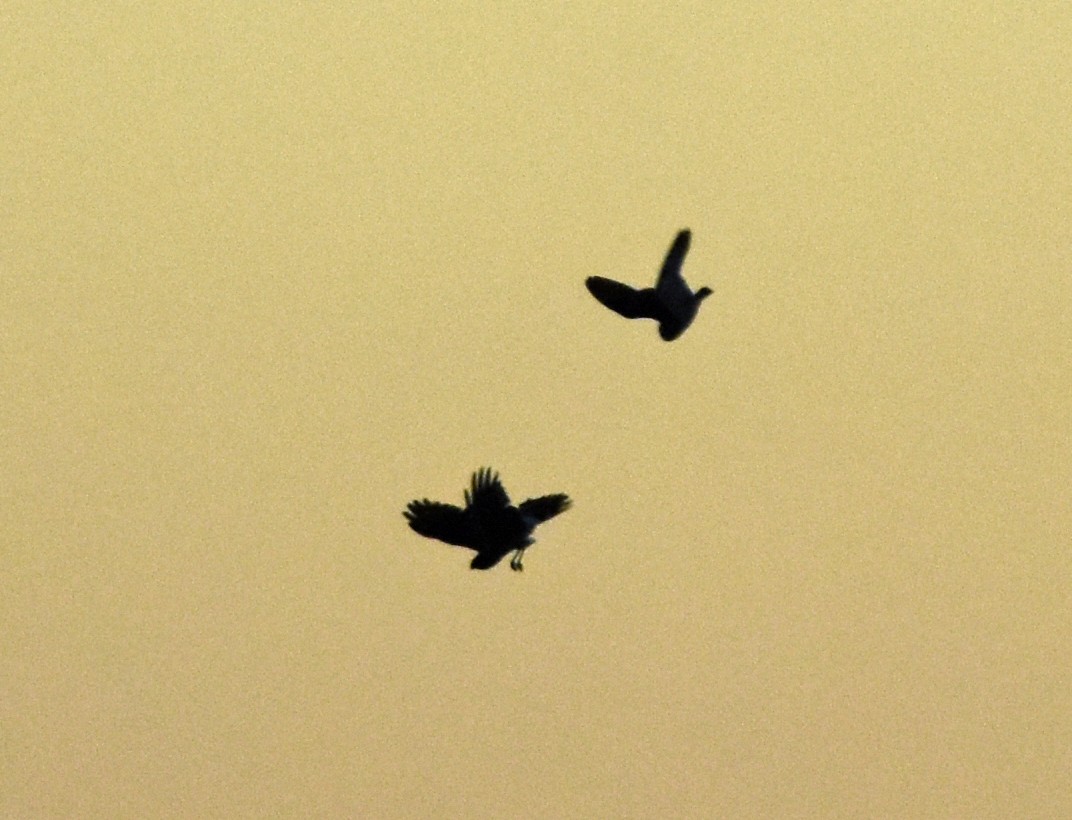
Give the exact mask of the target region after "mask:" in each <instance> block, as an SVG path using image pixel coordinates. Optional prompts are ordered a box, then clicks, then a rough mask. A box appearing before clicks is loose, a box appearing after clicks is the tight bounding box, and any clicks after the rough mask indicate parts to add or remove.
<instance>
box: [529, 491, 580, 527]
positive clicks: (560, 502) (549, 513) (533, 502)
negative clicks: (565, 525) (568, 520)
mask: <svg viewBox="0 0 1072 820" xmlns="http://www.w3.org/2000/svg"><path fill="white" fill-rule="evenodd" d="M572 504H573V502H572V501H570V498H569V496H568V495H566V494H564V493H556V494H555V495H541V496H540V497H539V498H530V499H528V500H527V501H522V502H521V505H520V506H519V507H518V510H520V511H521V515H522V516H523V517H524V518H527V519H531V520H533V521H534V522H535V523H537V524H538V523H542V522H544V521H546V520H547V519H549V518H554V517H555V516H556V515H558V514H559V513H563V512H565V511H566V510H568V509H569V508H570V506H571V505H572Z"/></svg>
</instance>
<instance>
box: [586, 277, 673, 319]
mask: <svg viewBox="0 0 1072 820" xmlns="http://www.w3.org/2000/svg"><path fill="white" fill-rule="evenodd" d="M584 284H585V287H587V288H588V292H589V293H591V294H592V295H593V296H594V297H596V299H598V300H599V302H600V303H601V304H602V305H603V306H604V307H608V308H610V309H611V310H613V311H614V312H615V313H617V314H620V315H621V316H624V317H625V318H626V319H655V318H657V316H656V309H657V307H658V304H657V302H656V300H655V292H654V291H653V290H652V289H651V288H645V289H644V290H637V289H636V288H631V287H629V285H623V284H622V283H621V282H615V281H614V280H613V279H606V278H604V277H602V276H589V277H588V278H587V279H585V280H584Z"/></svg>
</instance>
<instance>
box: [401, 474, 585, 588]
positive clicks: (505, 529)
mask: <svg viewBox="0 0 1072 820" xmlns="http://www.w3.org/2000/svg"><path fill="white" fill-rule="evenodd" d="M464 495H465V509H462V508H460V507H456V506H454V505H453V504H442V503H440V502H438V501H429V500H428V499H427V498H425V499H422V500H420V501H411V502H410V503H409V504H408V505H407V507H406V510H405V512H403V513H402V515H404V516H405V518H406V520H407V521H409V526H410V528H411V529H413V531H414V532H417V533H420V534H421V535H423V536H425V537H426V538H436V539H438V540H440V541H444V542H446V543H447V544H453V545H454V546H458V547H468V548H469V549H471V550H475V551H476V556H475V557H474V558H473V560H472V562H471V563H470V564H469V568H470V569H491V568H492V567H494V566H495V565H496V564H498V563H499V562H500V561H501V560H502V559H503V558H505V557H506V555H507V554H508V553H510V552H513V553H515V555H514V557H513V558H512V559H511V561H510V569H513V570H522V569H524V567H522V566H521V556H522V555H524V553H525V550H526V549H527V548H528V547H530V546H531V545H532V544H534V543H535V539H534V538H533V537H532V532H533V530H535V529H536V527H537V525H539V524H542V523H543V522H544V521H546V520H548V519H549V518H554V517H555V516H556V515H558V514H559V513H561V512H565V511H566V510H568V509H569V508H570V505H571V504H572V502H571V501H570V499H569V496H567V495H564V494H563V493H557V494H555V495H544V496H540V497H539V498H530V499H528V500H527V501H522V502H521V504H520V505H518V506H517V507H515V506H514V505H512V504H511V503H510V497H509V496H508V495H507V494H506V490H505V489H503V485H502V482H501V481H499V476H498V474H497V473H495V472H492V470H491V468H490V467H482V468H481V469H479V470H477V471H476V472H475V473H473V478H472V483H471V484H470V489H468V490H465V493H464Z"/></svg>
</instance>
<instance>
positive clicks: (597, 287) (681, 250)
mask: <svg viewBox="0 0 1072 820" xmlns="http://www.w3.org/2000/svg"><path fill="white" fill-rule="evenodd" d="M691 239H692V232H691V231H690V230H689V229H688V228H686V229H684V230H683V231H680V232H679V233H678V235H677V236H676V237H675V238H674V242H673V244H671V245H670V250H669V251H667V253H666V260H665V261H664V262H663V267H662V270H660V271H659V278H658V279H656V280H655V287H653V288H644V289H642V290H638V289H637V288H633V287H630V286H629V285H625V284H622V283H621V282H615V281H614V280H613V279H607V278H605V277H603V276H589V277H588V278H587V279H586V280H585V281H584V284H585V286H586V287H587V288H588V291H589V292H590V293H591V294H592V295H593V296H594V297H596V299H598V300H599V301H600V302H601V303H602V304H603V305H604V306H605V307H608V308H610V309H611V310H613V311H614V312H615V313H618V314H620V315H622V316H624V317H625V318H626V319H654V320H655V321H657V322H658V323H659V335H660V336H662V338H663V340H664V341H667V342H672V341H673V340H674V339H676V338H677V337H678V336H680V335H681V334H682V333H684V332H685V329H686V328H688V326H689V325H691V324H692V320H693V319H695V318H696V312H697V311H698V310H699V309H700V302H702V301H703V300H704V299H706V298H707V297H708V296H710V295H711V294H712V293H713V291H712V290H711V288H708V287H703V288H700V289H699V290H698V291H696V292H695V293H693V292H692V289H691V288H689V286H688V285H687V284H685V280H684V278H683V277H682V276H681V263H682V262H684V261H685V254H686V253H688V251H689V242H690V240H691Z"/></svg>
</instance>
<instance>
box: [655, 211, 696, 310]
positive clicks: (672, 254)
mask: <svg viewBox="0 0 1072 820" xmlns="http://www.w3.org/2000/svg"><path fill="white" fill-rule="evenodd" d="M691 240H692V232H691V231H690V230H689V229H688V228H686V229H685V230H683V231H681V232H679V233H678V235H677V236H676V237H675V238H674V242H673V244H672V245H671V246H670V250H668V251H667V252H666V259H665V260H664V261H663V267H662V269H661V270H660V271H659V278H658V280H657V281H656V283H655V292H656V293H657V294H658V296H659V298H660V299H661V300H663V302H664V303H666V304H668V305H669V306H672V305H673V304H674V303H675V302H677V301H678V300H679V299H681V298H682V296H688V297H691V296H692V291H690V290H689V287H688V285H686V284H685V279H684V277H682V275H681V265H682V263H684V261H685V254H687V253H688V252H689V242H690V241H691Z"/></svg>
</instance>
